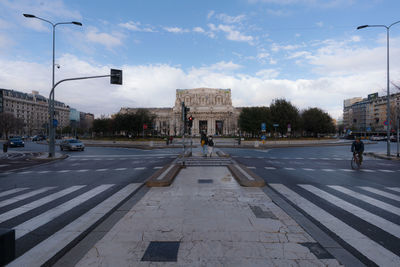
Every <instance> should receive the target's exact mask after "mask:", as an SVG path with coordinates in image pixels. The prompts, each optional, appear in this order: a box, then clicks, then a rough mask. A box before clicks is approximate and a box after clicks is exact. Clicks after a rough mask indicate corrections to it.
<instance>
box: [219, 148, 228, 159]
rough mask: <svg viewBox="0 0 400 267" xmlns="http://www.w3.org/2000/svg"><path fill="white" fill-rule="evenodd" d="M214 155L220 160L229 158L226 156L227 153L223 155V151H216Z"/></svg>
mask: <svg viewBox="0 0 400 267" xmlns="http://www.w3.org/2000/svg"><path fill="white" fill-rule="evenodd" d="M216 154H217V155H218V156H219V157H221V158H229V157H230V155H229V154H227V153H225V152H224V151H221V150H218V151H217V152H216Z"/></svg>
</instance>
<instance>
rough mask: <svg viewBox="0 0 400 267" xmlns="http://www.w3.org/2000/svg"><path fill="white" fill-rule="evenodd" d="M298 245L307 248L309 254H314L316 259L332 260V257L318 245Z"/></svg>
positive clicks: (312, 243)
mask: <svg viewBox="0 0 400 267" xmlns="http://www.w3.org/2000/svg"><path fill="white" fill-rule="evenodd" d="M299 244H300V245H302V246H305V247H307V248H308V249H309V250H310V251H311V253H312V254H314V255H315V256H316V257H317V258H318V259H334V257H333V256H332V255H331V254H330V253H329V252H328V251H326V249H325V248H323V247H322V246H321V245H320V244H319V243H315V242H304V243H299Z"/></svg>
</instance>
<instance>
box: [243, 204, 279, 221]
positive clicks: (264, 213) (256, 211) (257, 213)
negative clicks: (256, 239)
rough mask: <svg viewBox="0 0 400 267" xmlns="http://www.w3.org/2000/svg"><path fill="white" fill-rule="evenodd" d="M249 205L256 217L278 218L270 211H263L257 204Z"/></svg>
mask: <svg viewBox="0 0 400 267" xmlns="http://www.w3.org/2000/svg"><path fill="white" fill-rule="evenodd" d="M249 206H250V209H251V210H252V211H253V213H254V215H255V216H256V218H261V219H274V220H278V218H277V217H276V216H275V215H274V214H273V213H272V212H270V211H264V210H262V209H261V208H260V207H259V206H252V205H249Z"/></svg>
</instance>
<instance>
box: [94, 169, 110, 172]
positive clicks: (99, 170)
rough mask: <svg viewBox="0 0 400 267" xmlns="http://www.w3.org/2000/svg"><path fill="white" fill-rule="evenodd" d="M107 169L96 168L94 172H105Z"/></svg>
mask: <svg viewBox="0 0 400 267" xmlns="http://www.w3.org/2000/svg"><path fill="white" fill-rule="evenodd" d="M107 170H108V169H97V170H96V172H105V171H107Z"/></svg>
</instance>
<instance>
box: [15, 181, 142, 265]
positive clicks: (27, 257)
mask: <svg viewBox="0 0 400 267" xmlns="http://www.w3.org/2000/svg"><path fill="white" fill-rule="evenodd" d="M139 186H140V184H129V185H127V186H125V187H124V188H122V189H121V190H120V191H118V192H117V193H115V194H114V195H112V196H111V197H109V198H107V199H106V200H104V201H103V202H101V203H100V204H99V205H96V206H95V207H94V208H92V209H91V210H89V211H88V212H86V213H85V214H83V215H82V216H80V217H79V218H78V219H76V220H75V221H73V222H71V223H70V224H68V225H67V226H65V227H64V228H62V229H61V230H59V231H58V232H56V233H54V234H53V235H51V236H50V237H48V238H47V239H46V240H44V241H42V242H41V243H39V244H38V245H37V246H35V247H33V248H32V249H30V250H28V251H27V252H26V253H24V254H23V255H21V256H20V257H19V258H17V259H16V260H14V261H13V262H11V263H9V266H42V265H44V264H45V263H46V262H47V261H48V260H49V259H51V258H52V257H53V256H54V255H56V254H57V253H59V252H60V251H61V250H62V249H64V248H65V247H67V246H68V245H69V244H70V243H71V242H72V241H73V240H75V239H76V238H77V237H78V236H79V235H80V234H81V233H82V232H84V231H86V230H88V229H89V228H90V227H91V226H92V225H93V223H95V222H97V221H98V220H99V219H101V218H102V217H103V216H104V215H105V214H107V213H108V212H110V211H111V209H112V208H113V207H115V206H116V205H118V204H119V203H120V202H121V201H123V200H124V199H125V198H126V197H127V196H129V195H130V194H132V193H133V192H134V191H135V190H136V189H137V188H138V187H139Z"/></svg>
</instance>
